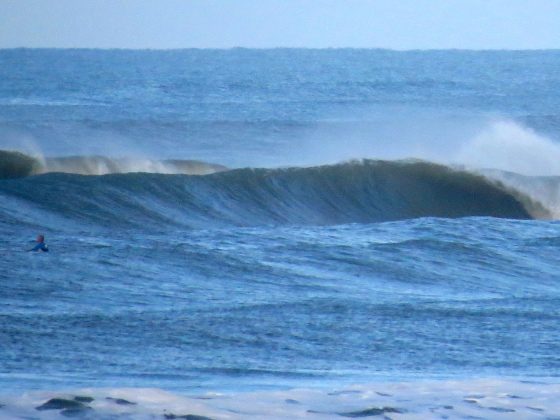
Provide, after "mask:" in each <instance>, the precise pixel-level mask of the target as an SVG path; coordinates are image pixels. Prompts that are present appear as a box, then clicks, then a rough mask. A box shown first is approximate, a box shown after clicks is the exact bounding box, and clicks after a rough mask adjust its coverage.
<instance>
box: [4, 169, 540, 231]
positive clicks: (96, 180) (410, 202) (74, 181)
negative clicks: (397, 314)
mask: <svg viewBox="0 0 560 420" xmlns="http://www.w3.org/2000/svg"><path fill="white" fill-rule="evenodd" d="M0 194H2V195H4V196H5V199H4V200H3V202H4V203H3V206H2V212H7V213H10V204H9V203H10V202H11V201H13V202H14V204H13V206H19V204H17V203H21V202H25V203H26V204H27V205H29V207H30V208H32V209H37V210H41V211H47V212H49V213H55V214H56V215H57V216H59V217H63V218H64V219H71V220H75V221H78V222H80V223H93V224H99V225H103V226H106V227H115V226H142V227H144V228H148V227H157V228H162V227H165V226H168V227H173V226H184V227H192V228H204V227H219V226H231V225H234V226H259V225H280V224H301V225H328V224H342V223H370V222H378V221H389V220H400V219H408V218H417V217H445V218H457V217H469V216H490V217H502V218H513V219H529V218H533V217H536V216H542V215H546V214H547V212H546V210H545V209H544V208H543V207H542V206H539V205H538V203H534V202H533V201H531V200H530V199H529V198H528V197H526V196H525V195H523V194H522V193H519V192H516V191H514V190H508V189H507V188H506V187H504V186H503V185H502V184H500V183H498V182H494V181H491V180H489V179H488V178H485V177H483V176H481V175H476V174H473V173H470V172H467V171H461V170H456V169H451V168H449V167H446V166H442V165H437V164H433V163H429V162H419V161H373V160H365V161H358V162H348V163H343V164H338V165H328V166H318V167H311V168H286V169H250V168H248V169H237V170H231V171H225V172H220V173H214V174H211V175H207V176H185V175H165V174H148V173H131V174H113V175H105V176H80V175H75V174H60V173H58V174H45V175H41V176H36V177H28V178H22V179H15V180H4V181H1V182H0ZM10 197H12V198H13V199H14V200H10ZM527 203H530V204H531V206H528V205H527ZM14 211H15V208H14ZM7 216H10V214H7Z"/></svg>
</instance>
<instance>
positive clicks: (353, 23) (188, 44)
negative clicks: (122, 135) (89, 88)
mask: <svg viewBox="0 0 560 420" xmlns="http://www.w3.org/2000/svg"><path fill="white" fill-rule="evenodd" d="M13 47H63V48H68V47H69V48H77V47H80V48H192V47H195V48H229V47H248V48H251V47H255V48H271V47H309V48H326V47H355V48H391V49H399V50H402V49H442V48H461V49H548V48H556V49H558V48H560V0H0V48H13Z"/></svg>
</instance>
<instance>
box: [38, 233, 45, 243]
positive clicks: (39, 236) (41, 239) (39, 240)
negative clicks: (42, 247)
mask: <svg viewBox="0 0 560 420" xmlns="http://www.w3.org/2000/svg"><path fill="white" fill-rule="evenodd" d="M37 242H45V236H44V235H37Z"/></svg>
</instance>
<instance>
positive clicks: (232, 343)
mask: <svg viewBox="0 0 560 420" xmlns="http://www.w3.org/2000/svg"><path fill="white" fill-rule="evenodd" d="M559 67H560V53H559V52H558V51H541V52H461V51H437V52H391V51H376V50H372V51H369V50H242V49H239V50H227V51H219V50H215V51H214V50H212V51H209V50H187V51H165V52H164V51H95V50H3V51H0V149H3V150H17V151H20V152H22V153H24V154H25V155H26V156H30V157H33V159H35V160H34V161H33V162H36V164H37V165H38V166H36V167H34V168H35V169H29V170H27V169H25V170H24V171H23V172H22V171H20V169H21V168H22V167H24V166H25V165H26V163H25V162H27V161H25V162H24V161H23V160H22V159H23V158H22V157H21V155H18V156H19V157H18V156H15V155H13V154H3V155H0V159H1V160H0V169H1V170H0V173H1V174H3V179H1V180H0V239H1V240H0V251H1V253H2V258H0V279H1V282H2V288H1V289H0V344H1V345H0V384H1V385H2V387H3V388H4V389H11V390H30V389H59V388H67V387H75V386H91V387H104V386H111V387H126V386H150V387H159V388H164V389H172V390H179V391H181V390H193V389H194V390H208V389H212V390H220V389H230V390H231V389H249V388H250V389H264V388H268V387H279V386H280V387H282V386H300V385H309V384H325V383H350V382H354V381H363V382H367V381H375V380H380V379H388V378H389V379H391V380H403V379H410V378H427V377H428V378H459V379H464V378H473V377H479V376H484V377H495V376H506V377H519V378H521V379H528V378H532V377H548V376H552V377H557V376H558V374H559V373H560V370H559V369H560V357H559V356H558V355H559V354H560V340H559V339H560V337H559V332H558V325H559V321H560V313H559V311H560V309H559V308H560V285H559V280H560V276H559V275H558V261H559V258H558V246H559V245H560V226H559V225H558V224H557V222H555V221H554V219H555V218H556V217H557V214H559V213H558V209H559V208H560V206H558V205H557V204H558V203H559V201H558V195H559V193H558V192H559V191H560V182H558V178H557V177H556V176H557V175H560V164H558V163H557V162H558V160H556V157H557V156H559V157H560V147H559V146H558V144H557V141H558V140H560V114H558V110H559V109H560V93H559V92H560V73H559V72H558V71H557V70H558V68H559ZM90 155H100V156H102V158H99V157H98V158H96V159H98V160H94V163H95V165H97V166H96V167H95V168H92V167H91V166H88V167H87V168H86V165H85V163H84V162H86V161H87V159H89V158H88V157H87V156H90ZM14 156H15V157H14ZM68 156H73V157H72V158H71V159H70V161H71V162H72V164H71V165H70V164H69V163H68V161H63V163H60V164H59V166H57V167H56V168H57V169H56V170H64V169H65V168H66V170H65V171H66V172H70V173H64V174H61V173H44V172H52V171H53V170H54V169H52V168H53V166H52V165H53V163H52V162H53V160H52V159H54V160H55V161H56V159H58V161H57V162H62V161H60V159H61V157H68ZM76 156H78V157H76ZM45 158H47V160H45ZM350 158H356V159H360V160H359V161H352V162H348V161H347V160H348V159H350ZM402 158H420V159H422V160H423V161H421V162H419V161H415V160H407V161H400V160H399V161H396V160H395V159H402ZM48 159H51V161H49V160H48ZM99 159H106V160H103V161H100V160H99ZM118 159H128V162H129V163H130V162H132V163H131V164H130V165H131V166H130V167H131V168H132V169H131V171H133V172H137V171H139V172H152V173H124V174H123V173H118V174H117V173H112V174H111V173H110V172H123V171H121V170H120V169H118V168H117V169H118V170H117V169H114V168H113V167H109V166H110V165H109V166H107V161H110V162H113V160H116V161H118ZM164 159H175V160H187V159H195V160H199V161H204V162H209V163H216V164H220V165H225V166H227V167H229V168H232V169H234V170H231V171H219V172H217V173H212V174H209V175H204V176H197V175H185V174H170V173H153V172H173V171H168V170H164V169H165V168H167V169H168V166H165V167H163V166H157V165H156V164H155V163H154V162H156V163H157V162H161V161H162V160H164ZM361 159H369V160H361ZM379 159H382V160H379ZM146 160H149V162H150V164H149V165H148V164H146ZM22 162H24V163H22ZM49 162H50V163H49ZM88 162H89V161H88ZM99 162H102V164H100V163H99ZM341 162H342V163H341ZM326 164H328V165H327V166H318V165H326ZM14 165H15V166H14ZM18 165H19V166H18ZM33 165H35V164H33ZM49 165H51V166H49ZM60 165H62V166H60ZM64 165H66V166H64ZM80 165H83V167H80ZM95 165H94V166H95ZM103 165H105V166H103ZM154 165H155V166H154ZM458 165H462V166H458ZM99 166H103V168H101V169H100V168H99ZM117 166H118V165H117ZM263 167H264V168H265V169H258V168H263ZM14 168H16V169H14ZM18 168H19V169H18ZM26 168H27V167H26ZM29 168H31V166H30V167H29ZM37 168H40V169H37ZM49 168H51V169H49ZM61 168H62V169H61ZM119 168H121V169H122V167H119ZM162 168H164V169H162ZM238 168H245V169H238ZM212 171H213V170H212ZM212 171H210V172H212ZM72 172H74V173H72ZM124 172H128V170H126V171H124ZM84 173H86V174H88V173H89V174H92V173H109V174H107V175H83V174H84ZM481 174H483V175H484V176H483V175H481ZM25 175H29V176H25ZM499 181H500V182H499ZM38 233H43V234H45V236H46V239H47V243H48V245H49V248H50V252H49V253H48V254H36V253H26V252H24V250H25V249H27V248H31V247H32V246H33V243H32V241H33V238H34V237H35V236H36V235H37V234H38Z"/></svg>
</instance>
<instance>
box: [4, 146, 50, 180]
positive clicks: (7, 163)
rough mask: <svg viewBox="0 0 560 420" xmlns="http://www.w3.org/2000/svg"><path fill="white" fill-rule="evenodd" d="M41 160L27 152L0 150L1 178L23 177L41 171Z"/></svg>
mask: <svg viewBox="0 0 560 420" xmlns="http://www.w3.org/2000/svg"><path fill="white" fill-rule="evenodd" d="M40 168H41V162H39V160H37V159H35V158H33V157H31V156H28V155H26V154H23V153H20V152H16V151H9V150H0V179H10V178H22V177H25V176H29V175H33V174H34V173H37V172H38V171H40Z"/></svg>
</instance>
